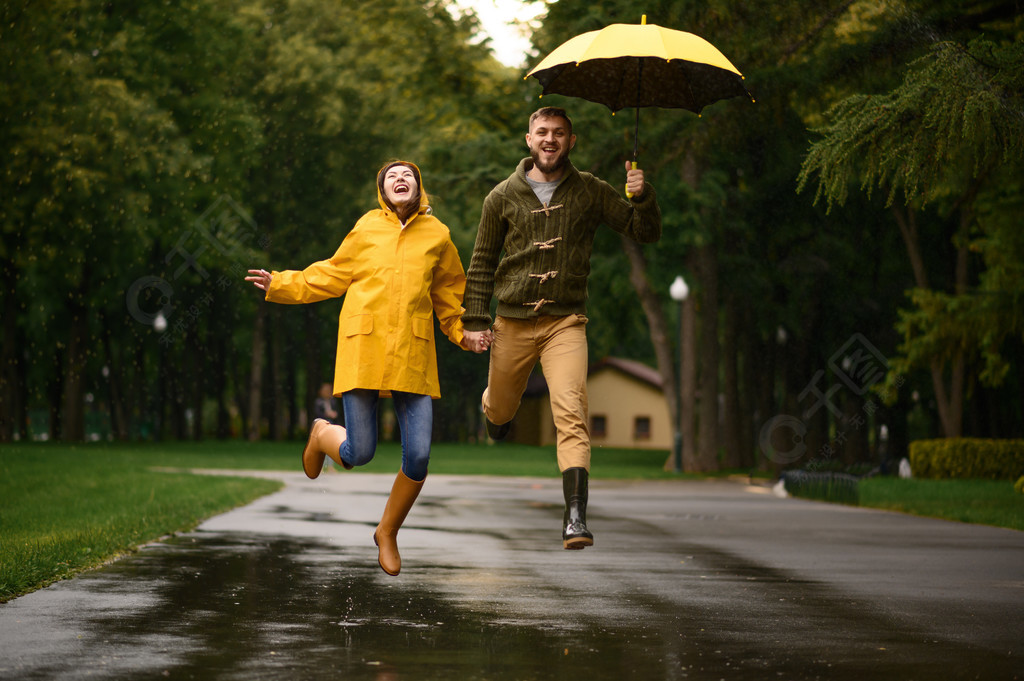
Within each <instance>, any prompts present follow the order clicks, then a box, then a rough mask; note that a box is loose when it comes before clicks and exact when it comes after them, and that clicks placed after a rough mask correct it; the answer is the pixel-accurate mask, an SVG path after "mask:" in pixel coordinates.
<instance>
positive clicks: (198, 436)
mask: <svg viewBox="0 0 1024 681" xmlns="http://www.w3.org/2000/svg"><path fill="white" fill-rule="evenodd" d="M189 335H190V336H191V337H192V338H193V342H194V343H195V345H194V346H193V347H202V348H206V347H209V345H208V342H209V339H207V341H206V342H204V341H203V340H202V338H201V336H202V332H201V331H200V328H199V325H198V324H197V325H196V326H195V327H193V330H192V331H191V332H190V333H189ZM189 354H190V355H191V359H192V361H191V362H190V364H191V369H192V372H193V374H192V385H191V393H192V394H191V395H189V402H190V403H191V405H192V432H191V434H190V436H191V438H192V439H193V440H195V441H196V442H199V441H200V440H202V439H203V401H204V399H205V397H206V381H207V380H208V376H209V375H210V372H209V366H208V363H207V360H208V359H209V353H206V352H192V353H189Z"/></svg>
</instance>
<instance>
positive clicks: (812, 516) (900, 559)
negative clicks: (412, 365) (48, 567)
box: [0, 464, 1024, 681]
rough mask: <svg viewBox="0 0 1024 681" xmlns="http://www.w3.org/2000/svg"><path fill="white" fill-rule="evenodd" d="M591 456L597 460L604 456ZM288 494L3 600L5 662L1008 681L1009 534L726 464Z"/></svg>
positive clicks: (11, 667) (17, 672)
mask: <svg viewBox="0 0 1024 681" xmlns="http://www.w3.org/2000/svg"><path fill="white" fill-rule="evenodd" d="M597 465H598V466H599V464H597ZM262 475H268V477H277V478H281V479H284V480H285V481H286V482H287V486H286V488H285V489H284V490H282V491H281V492H279V493H277V494H274V495H271V496H268V497H265V498H263V499H261V500H259V501H257V502H256V503H254V504H251V505H249V506H247V507H245V508H241V509H237V510H235V511H232V512H230V513H227V514H224V515H221V516H218V517H215V518H212V519H210V520H208V521H207V522H205V523H203V524H202V525H201V526H200V527H199V528H198V529H197V530H196V531H195V532H191V533H187V534H183V535H179V536H176V537H173V538H170V539H168V540H165V541H163V542H159V543H156V544H152V545H150V546H147V547H145V548H143V549H142V550H141V551H139V552H138V553H136V554H134V555H132V556H128V557H126V558H123V559H121V560H119V561H116V562H114V563H112V564H110V565H108V566H106V567H104V568H101V569H99V570H95V571H91V572H89V573H86V574H83V575H80V576H79V577H77V578H75V579H72V580H68V581H65V582H61V583H59V584H56V585H54V586H52V587H49V588H47V589H43V590H41V591H38V592H35V593H33V594H30V595H28V596H25V597H22V598H19V599H16V600H14V601H11V602H10V603H7V604H5V605H0V679H12V680H13V679H18V680H19V681H20V680H26V679H149V678H153V679H156V678H170V679H238V680H242V679H244V680H246V681H251V680H254V679H256V680H258V679H346V680H348V679H359V680H362V679H365V680H367V681H400V680H401V681H404V680H412V679H415V680H424V679H426V680H432V679H438V680H440V679H444V680H446V681H448V680H452V679H458V680H467V679H468V680H474V679H480V680H494V681H505V680H509V681H511V680H516V681H525V680H531V679H537V680H540V679H559V680H562V681H572V680H576V679H585V680H587V681H594V680H596V679H758V680H760V679H838V680H843V679H851V680H853V679H857V680H860V679H894V680H895V679H899V680H901V681H905V680H909V679H922V680H925V679H927V680H929V681H931V680H934V679H985V680H990V679H1019V678H1024V533H1021V532H1014V531H1011V530H1002V529H996V528H988V527H979V526H971V525H963V524H958V523H949V522H943V521H938V520H930V519H923V518H913V517H909V516H903V515H898V514H893V513H885V512H879V511H871V510H865V509H858V508H849V507H843V506H834V505H829V504H822V503H816V502H809V501H803V500H796V499H780V498H778V497H776V496H774V495H773V494H771V492H770V490H768V489H766V488H763V487H750V486H747V485H744V484H742V483H737V482H674V481H673V482H611V481H601V480H596V481H592V482H591V504H590V510H589V524H590V527H591V529H592V530H593V532H594V534H595V546H594V547H592V548H590V549H587V550H585V551H564V550H562V548H561V541H560V535H559V524H560V521H561V485H560V482H561V481H560V479H556V478H554V477H552V478H550V479H521V478H486V477H459V476H432V477H430V478H429V479H428V480H427V483H426V485H425V487H424V491H423V493H422V495H421V496H420V501H419V503H418V504H417V505H416V507H415V508H414V509H413V511H412V513H411V514H410V516H409V519H408V520H407V522H406V526H405V528H403V530H402V532H401V534H400V535H399V544H400V547H401V549H402V557H403V569H402V574H401V575H399V576H398V577H389V576H387V575H385V574H384V573H383V572H382V571H381V570H380V568H379V567H378V566H377V564H376V548H375V547H374V545H373V540H372V533H373V528H374V527H375V525H376V523H377V521H378V519H379V516H380V513H381V510H382V509H383V506H384V501H385V499H386V496H387V493H388V491H389V490H390V486H391V482H392V477H391V476H380V475H372V474H341V473H330V474H325V475H323V476H321V478H320V479H318V480H316V481H309V480H306V478H305V477H304V476H302V475H301V473H300V474H262Z"/></svg>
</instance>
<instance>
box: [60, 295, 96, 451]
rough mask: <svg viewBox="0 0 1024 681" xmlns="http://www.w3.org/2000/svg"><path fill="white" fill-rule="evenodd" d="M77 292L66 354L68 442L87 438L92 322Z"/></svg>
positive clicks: (70, 307) (70, 304)
mask: <svg viewBox="0 0 1024 681" xmlns="http://www.w3.org/2000/svg"><path fill="white" fill-rule="evenodd" d="M75 295H77V292H76V293H75V294H72V298H71V299H70V300H69V301H68V318H69V319H70V321H71V325H70V327H69V333H68V346H67V351H66V352H65V353H64V375H65V378H64V396H63V399H62V401H61V405H62V406H61V412H62V422H63V429H62V431H61V439H62V440H64V441H66V442H82V441H84V440H85V361H86V357H87V348H88V347H89V341H88V335H89V321H88V319H87V318H86V312H85V306H84V305H82V304H81V303H79V302H78V301H76V300H75V299H74V296H75Z"/></svg>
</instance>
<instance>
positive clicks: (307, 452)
mask: <svg viewBox="0 0 1024 681" xmlns="http://www.w3.org/2000/svg"><path fill="white" fill-rule="evenodd" d="M345 434H346V433H345V429H344V428H342V427H341V426H336V425H334V424H332V423H330V422H328V421H325V420H324V419H316V420H315V421H313V427H312V428H310V429H309V439H308V440H307V441H306V448H305V449H303V450H302V470H303V471H304V472H305V473H306V477H307V478H309V479H311V480H312V479H315V478H316V477H318V476H319V475H320V472H321V471H322V470H323V469H324V458H325V457H328V456H329V457H331V460H332V461H334V463H336V464H338V465H339V466H344V467H345V468H347V469H351V468H352V466H349V465H348V464H346V463H345V462H344V461H342V460H341V454H340V453H339V450H340V449H341V444H342V443H343V442H344V441H345Z"/></svg>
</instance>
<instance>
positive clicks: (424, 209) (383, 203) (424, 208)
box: [377, 161, 432, 219]
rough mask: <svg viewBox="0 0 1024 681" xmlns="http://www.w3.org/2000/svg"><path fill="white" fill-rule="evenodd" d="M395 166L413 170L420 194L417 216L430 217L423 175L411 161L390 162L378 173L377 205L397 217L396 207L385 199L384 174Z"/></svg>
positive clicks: (428, 200)
mask: <svg viewBox="0 0 1024 681" xmlns="http://www.w3.org/2000/svg"><path fill="white" fill-rule="evenodd" d="M394 166H408V167H409V168H412V172H413V173H414V174H415V175H416V185H417V187H418V190H419V193H420V207H419V209H418V210H417V211H416V214H417V215H430V213H431V212H432V211H431V209H430V199H429V198H428V197H427V192H426V190H425V189H424V188H423V175H422V174H421V173H420V169H419V167H418V166H417V165H416V164H415V163H413V162H411V161H390V162H388V163H387V164H385V165H384V167H383V168H381V169H380V171H378V172H377V203H378V204H380V207H381V210H383V211H384V212H386V213H391V214H392V215H397V212H396V211H395V207H394V206H392V205H391V204H390V203H389V202H388V200H387V199H386V198H385V197H384V173H386V172H387V171H388V169H389V168H393V167H394ZM409 219H412V216H410V218H409Z"/></svg>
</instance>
